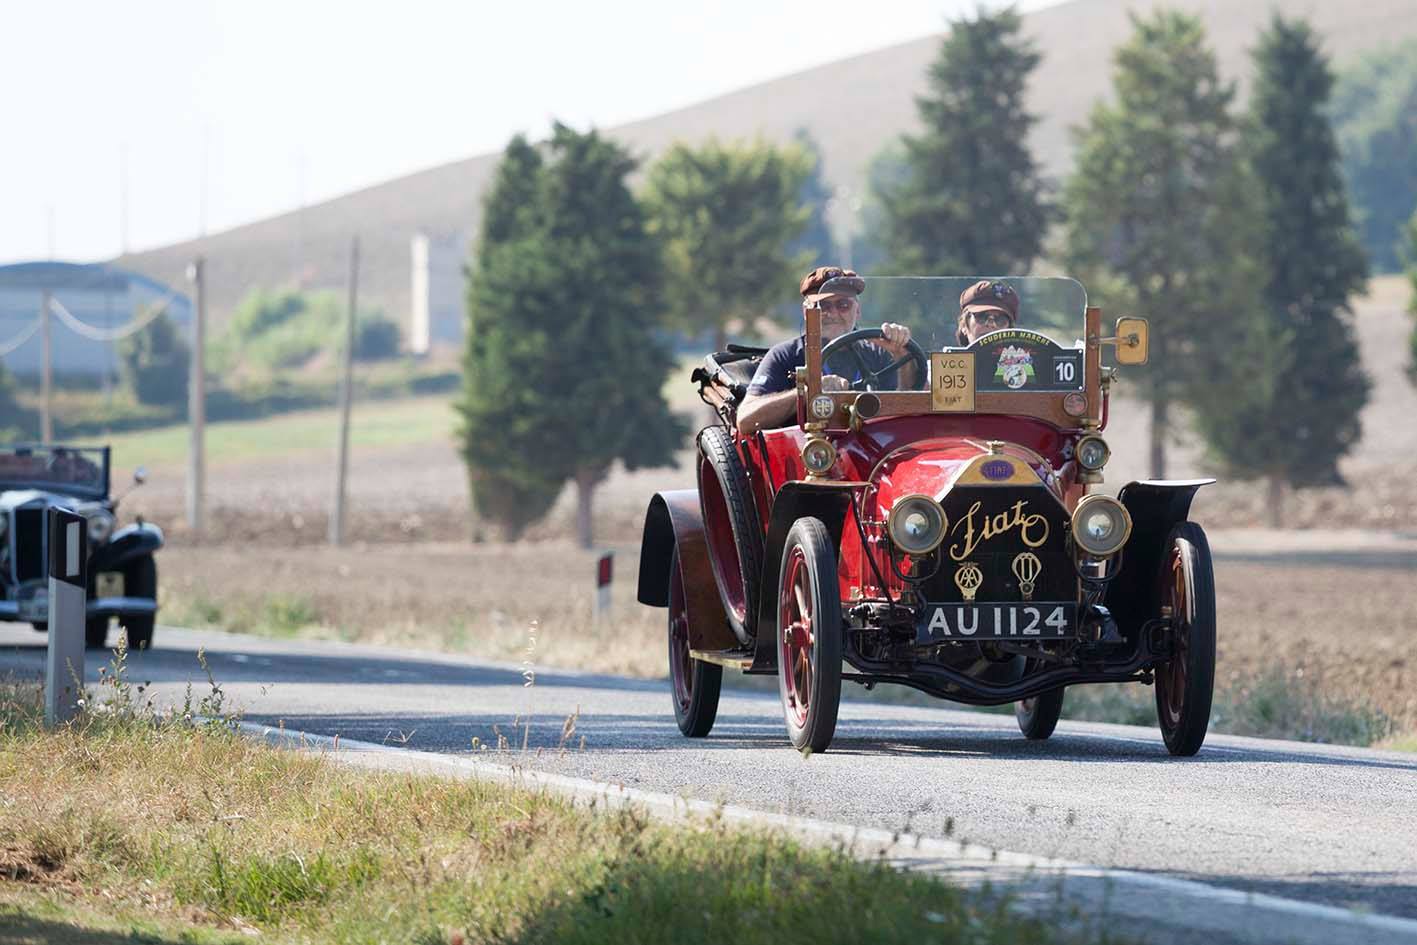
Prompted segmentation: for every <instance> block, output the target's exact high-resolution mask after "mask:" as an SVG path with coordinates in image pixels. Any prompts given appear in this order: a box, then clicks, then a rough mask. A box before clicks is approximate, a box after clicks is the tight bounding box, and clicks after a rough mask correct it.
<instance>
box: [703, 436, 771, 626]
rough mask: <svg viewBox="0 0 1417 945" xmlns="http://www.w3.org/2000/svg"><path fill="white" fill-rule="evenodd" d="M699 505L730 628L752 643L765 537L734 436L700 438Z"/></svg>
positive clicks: (715, 578) (716, 582)
mask: <svg viewBox="0 0 1417 945" xmlns="http://www.w3.org/2000/svg"><path fill="white" fill-rule="evenodd" d="M699 457H700V459H699V503H700V506H701V508H702V511H703V516H704V528H705V531H706V537H707V539H708V546H709V562H710V563H711V564H712V566H713V579H714V583H715V584H716V585H717V586H718V596H719V598H720V599H721V600H722V601H723V611H724V613H725V614H726V615H727V617H728V626H729V628H730V629H732V630H733V635H734V636H736V637H737V638H738V640H739V641H740V642H742V643H751V642H752V641H753V640H754V638H755V636H756V634H757V626H758V602H759V601H760V600H761V599H762V595H761V593H760V589H761V586H762V574H763V532H762V527H761V526H760V525H759V523H758V513H757V505H756V503H755V502H754V501H753V491H752V488H751V486H750V485H749V483H748V472H747V470H746V469H744V468H743V460H742V459H741V458H740V457H739V455H738V448H737V445H736V444H735V443H734V440H733V435H732V434H731V433H729V432H728V430H727V429H725V428H724V427H721V426H711V427H706V428H705V429H704V430H703V431H702V432H701V433H699Z"/></svg>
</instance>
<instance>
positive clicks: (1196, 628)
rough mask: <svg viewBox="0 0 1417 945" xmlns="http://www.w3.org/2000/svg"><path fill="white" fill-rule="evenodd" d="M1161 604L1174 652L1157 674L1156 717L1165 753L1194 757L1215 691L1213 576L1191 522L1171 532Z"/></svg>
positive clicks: (1205, 550)
mask: <svg viewBox="0 0 1417 945" xmlns="http://www.w3.org/2000/svg"><path fill="white" fill-rule="evenodd" d="M1158 581H1159V582H1160V585H1161V586H1160V591H1161V593H1160V601H1161V605H1162V606H1163V607H1170V609H1171V627H1172V636H1173V638H1174V640H1175V651H1174V653H1173V655H1172V657H1171V660H1170V661H1169V662H1167V663H1163V664H1162V665H1160V666H1158V667H1157V668H1156V715H1157V719H1158V721H1159V722H1160V724H1161V737H1162V738H1163V739H1165V741H1166V750H1167V751H1169V752H1171V754H1173V755H1194V754H1195V753H1196V752H1198V751H1200V747H1201V743H1202V742H1204V741H1205V733H1206V728H1207V727H1208V726H1209V725H1210V703H1211V697H1212V695H1213V693H1214V689H1215V574H1214V570H1213V568H1212V566H1211V560H1210V544H1209V543H1208V542H1207V541H1206V538H1205V532H1204V531H1202V530H1201V527H1200V526H1199V525H1197V524H1196V523H1194V522H1182V523H1181V524H1180V525H1177V526H1176V527H1175V528H1173V529H1172V530H1171V535H1170V537H1169V539H1168V540H1167V543H1166V548H1165V550H1164V551H1163V553H1162V558H1161V573H1160V575H1159V577H1158Z"/></svg>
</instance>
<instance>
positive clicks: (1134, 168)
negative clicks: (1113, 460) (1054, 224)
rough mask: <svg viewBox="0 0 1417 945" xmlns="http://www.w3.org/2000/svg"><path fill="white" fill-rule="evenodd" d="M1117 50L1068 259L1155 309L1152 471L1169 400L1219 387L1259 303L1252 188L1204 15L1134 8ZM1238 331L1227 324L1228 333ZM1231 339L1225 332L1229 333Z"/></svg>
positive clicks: (1089, 130) (1112, 289)
mask: <svg viewBox="0 0 1417 945" xmlns="http://www.w3.org/2000/svg"><path fill="white" fill-rule="evenodd" d="M1132 23H1133V26H1134V33H1133V35H1132V37H1131V39H1130V40H1128V41H1127V42H1126V43H1125V44H1123V45H1122V46H1121V47H1119V48H1118V49H1117V51H1116V53H1115V54H1114V58H1113V67H1114V71H1113V85H1114V89H1115V100H1114V101H1113V102H1110V103H1099V104H1097V105H1096V106H1094V107H1093V110H1092V112H1091V114H1090V115H1089V117H1088V121H1087V124H1086V125H1085V126H1084V127H1083V128H1082V129H1081V131H1080V132H1079V149H1078V150H1079V153H1078V159H1077V163H1076V167H1075V170H1074V171H1073V174H1072V176H1071V177H1070V178H1069V180H1068V183H1067V186H1066V189H1065V196H1064V203H1065V207H1066V211H1067V218H1068V222H1067V233H1066V257H1067V262H1068V265H1069V269H1070V271H1072V272H1075V273H1077V274H1078V275H1079V276H1080V277H1082V278H1083V279H1084V280H1085V281H1086V283H1087V285H1088V287H1089V291H1090V295H1091V296H1092V297H1093V298H1095V299H1099V300H1100V301H1101V303H1102V305H1103V307H1104V309H1108V310H1110V311H1112V312H1114V313H1119V312H1127V311H1130V312H1132V313H1135V314H1138V315H1144V316H1146V317H1147V318H1148V319H1150V321H1151V361H1150V365H1149V366H1148V367H1147V368H1145V369H1142V370H1140V371H1137V370H1135V369H1134V370H1132V371H1129V372H1128V376H1129V377H1132V376H1137V377H1138V379H1139V381H1140V387H1141V390H1142V393H1143V395H1144V396H1145V398H1146V399H1147V400H1148V401H1149V403H1150V405H1151V451H1150V452H1151V474H1152V476H1155V477H1158V478H1159V477H1164V476H1165V474H1166V448H1165V444H1166V438H1167V432H1168V424H1169V423H1170V420H1171V414H1172V407H1173V406H1174V405H1175V404H1176V403H1177V402H1178V401H1182V400H1187V399H1194V398H1195V397H1197V396H1199V395H1203V394H1204V392H1205V391H1207V390H1208V389H1211V388H1212V387H1213V385H1212V378H1213V370H1214V365H1213V364H1211V363H1208V359H1209V358H1212V357H1216V356H1220V355H1223V354H1224V352H1225V351H1226V350H1227V349H1226V347H1225V345H1229V344H1232V343H1233V337H1231V336H1234V335H1235V334H1236V330H1237V328H1238V329H1242V331H1241V333H1242V334H1244V335H1245V336H1246V337H1248V336H1249V335H1250V334H1251V332H1250V331H1249V328H1248V327H1247V326H1243V325H1242V323H1243V321H1244V320H1245V319H1247V318H1249V316H1250V314H1251V313H1252V312H1253V311H1254V310H1255V309H1256V307H1257V306H1258V301H1257V296H1258V291H1257V288H1258V287H1257V284H1256V278H1257V277H1256V271H1255V269H1254V266H1253V264H1252V263H1251V261H1250V260H1249V258H1248V256H1247V255H1246V249H1247V248H1248V247H1249V246H1252V245H1253V239H1252V237H1250V236H1249V231H1250V230H1252V229H1253V228H1254V226H1255V223H1254V218H1255V211H1254V210H1253V208H1252V206H1251V205H1252V204H1253V198H1252V197H1251V195H1250V192H1249V191H1250V189H1249V188H1248V186H1247V182H1246V178H1245V175H1244V168H1243V163H1242V162H1241V161H1240V160H1239V157H1238V154H1237V147H1236V139H1237V135H1236V129H1235V122H1234V120H1233V118H1232V117H1231V115H1230V112H1229V106H1230V102H1231V99H1232V98H1233V96H1234V89H1233V86H1232V85H1231V84H1230V83H1225V82H1222V81H1221V80H1220V77H1219V73H1218V71H1217V68H1216V61H1215V54H1214V53H1213V52H1212V51H1211V49H1210V48H1209V46H1208V45H1207V44H1206V39H1205V31H1204V29H1203V27H1202V26H1201V23H1200V20H1199V19H1197V18H1196V17H1192V16H1189V15H1187V14H1183V13H1178V12H1175V11H1159V12H1157V13H1155V14H1153V15H1151V16H1149V17H1146V18H1139V17H1136V16H1133V17H1132ZM1222 332H1228V333H1229V335H1223V334H1221V333H1222ZM1222 338H1223V339H1224V340H1222Z"/></svg>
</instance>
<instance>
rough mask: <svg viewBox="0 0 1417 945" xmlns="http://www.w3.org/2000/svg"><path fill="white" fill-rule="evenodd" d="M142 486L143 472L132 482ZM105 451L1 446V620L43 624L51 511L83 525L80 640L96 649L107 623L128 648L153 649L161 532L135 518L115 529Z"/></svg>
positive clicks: (46, 616) (45, 620)
mask: <svg viewBox="0 0 1417 945" xmlns="http://www.w3.org/2000/svg"><path fill="white" fill-rule="evenodd" d="M134 479H135V480H136V482H139V483H141V482H142V481H143V474H142V471H141V469H140V470H139V472H138V473H137V474H136V475H135V476H134ZM108 489H109V450H108V447H106V446H104V447H75V446H37V445H28V444H18V445H11V446H0V620H12V621H29V622H30V623H31V624H32V625H33V626H34V628H35V629H36V630H47V629H48V626H49V579H48V575H47V573H46V562H47V561H48V559H49V547H48V545H49V533H48V529H47V528H46V527H45V519H46V516H47V512H48V509H49V508H50V507H51V506H63V507H64V508H68V509H70V510H72V511H74V512H77V513H78V514H80V515H82V516H83V517H84V518H85V519H87V520H88V532H89V561H88V621H87V625H86V627H85V639H86V642H87V644H88V646H90V647H94V648H97V647H102V646H103V645H104V643H105V642H106V638H107V635H108V625H109V621H110V619H111V618H113V617H117V618H118V622H119V623H120V624H121V625H122V626H123V627H124V628H125V629H126V630H127V632H128V646H129V648H131V649H135V650H141V649H147V648H148V647H149V646H151V645H152V639H153V621H154V619H155V618H156V616H157V565H156V563H155V562H154V561H153V553H154V552H155V551H157V550H158V549H159V548H161V547H162V545H163V537H162V530H161V529H159V528H158V527H157V526H156V525H153V524H151V523H150V522H144V521H142V520H141V519H140V520H139V521H137V522H135V523H134V524H131V525H126V526H124V527H123V528H116V527H115V526H116V518H115V515H114V512H115V510H116V509H117V507H118V500H117V499H115V498H112V497H110V496H109V494H108Z"/></svg>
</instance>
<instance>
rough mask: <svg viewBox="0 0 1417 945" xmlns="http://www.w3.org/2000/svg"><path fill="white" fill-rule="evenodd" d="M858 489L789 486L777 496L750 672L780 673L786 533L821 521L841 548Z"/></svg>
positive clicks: (802, 484)
mask: <svg viewBox="0 0 1417 945" xmlns="http://www.w3.org/2000/svg"><path fill="white" fill-rule="evenodd" d="M857 488H859V487H858V486H850V485H840V484H837V483H830V482H823V483H818V482H789V483H786V484H785V485H784V486H783V487H782V488H781V489H779V490H778V492H777V498H775V499H774V500H773V504H772V518H771V519H770V520H769V522H768V538H767V542H766V544H765V545H764V548H763V580H762V583H761V584H760V585H759V587H760V591H759V600H758V637H757V641H756V645H755V647H754V650H753V665H752V668H751V670H750V672H769V671H774V670H776V669H777V592H778V585H779V584H780V583H781V581H780V578H781V574H780V572H781V571H782V549H783V547H784V546H785V545H786V544H787V533H788V532H789V531H791V530H792V526H793V524H794V523H795V522H796V521H797V520H798V519H799V518H805V517H807V516H811V517H812V518H817V519H821V521H822V524H823V525H825V526H826V527H827V532H828V533H829V534H830V535H831V537H832V544H833V546H834V547H836V548H838V549H840V548H841V529H842V527H843V525H844V524H845V522H846V513H847V510H848V509H850V507H851V499H852V493H853V491H854V490H855V489H857Z"/></svg>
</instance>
